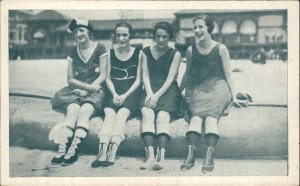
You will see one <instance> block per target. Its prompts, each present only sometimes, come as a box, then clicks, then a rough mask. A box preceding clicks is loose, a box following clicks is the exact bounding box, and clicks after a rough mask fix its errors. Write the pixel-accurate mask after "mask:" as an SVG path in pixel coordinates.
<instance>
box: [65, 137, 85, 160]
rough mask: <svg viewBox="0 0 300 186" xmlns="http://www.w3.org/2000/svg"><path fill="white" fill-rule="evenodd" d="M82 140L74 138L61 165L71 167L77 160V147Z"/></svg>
mask: <svg viewBox="0 0 300 186" xmlns="http://www.w3.org/2000/svg"><path fill="white" fill-rule="evenodd" d="M81 141H82V138H78V137H75V138H74V140H73V142H72V144H71V146H70V148H69V149H68V152H67V153H66V155H65V157H64V159H63V161H62V163H61V165H62V166H69V165H72V164H73V163H74V162H76V161H77V159H78V145H79V144H80V143H81Z"/></svg>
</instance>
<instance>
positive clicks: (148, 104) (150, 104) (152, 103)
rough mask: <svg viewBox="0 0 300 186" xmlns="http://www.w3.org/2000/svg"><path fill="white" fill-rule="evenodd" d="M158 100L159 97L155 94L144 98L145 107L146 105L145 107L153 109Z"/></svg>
mask: <svg viewBox="0 0 300 186" xmlns="http://www.w3.org/2000/svg"><path fill="white" fill-rule="evenodd" d="M158 100H159V96H158V95H157V94H153V95H152V96H149V97H148V98H147V97H146V100H145V105H146V107H149V108H152V109H153V108H154V107H156V104H157V102H158Z"/></svg>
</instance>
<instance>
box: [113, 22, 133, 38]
mask: <svg viewBox="0 0 300 186" xmlns="http://www.w3.org/2000/svg"><path fill="white" fill-rule="evenodd" d="M119 27H125V28H128V32H129V38H132V37H133V28H132V26H131V24H130V23H128V22H126V21H121V22H119V23H118V24H116V26H115V34H116V30H117V28H119Z"/></svg>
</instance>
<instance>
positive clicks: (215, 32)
mask: <svg viewBox="0 0 300 186" xmlns="http://www.w3.org/2000/svg"><path fill="white" fill-rule="evenodd" d="M219 32H220V28H219V25H218V23H217V22H215V21H214V30H213V31H212V34H217V33H219Z"/></svg>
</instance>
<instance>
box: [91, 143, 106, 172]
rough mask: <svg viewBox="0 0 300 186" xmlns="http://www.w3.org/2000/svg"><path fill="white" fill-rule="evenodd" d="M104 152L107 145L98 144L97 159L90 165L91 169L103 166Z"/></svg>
mask: <svg viewBox="0 0 300 186" xmlns="http://www.w3.org/2000/svg"><path fill="white" fill-rule="evenodd" d="M106 151H107V144H105V143H100V145H99V152H98V155H97V159H96V160H95V161H93V163H92V167H93V168H96V167H101V166H102V165H103V164H104V162H105V161H106Z"/></svg>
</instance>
